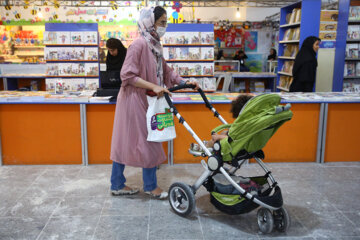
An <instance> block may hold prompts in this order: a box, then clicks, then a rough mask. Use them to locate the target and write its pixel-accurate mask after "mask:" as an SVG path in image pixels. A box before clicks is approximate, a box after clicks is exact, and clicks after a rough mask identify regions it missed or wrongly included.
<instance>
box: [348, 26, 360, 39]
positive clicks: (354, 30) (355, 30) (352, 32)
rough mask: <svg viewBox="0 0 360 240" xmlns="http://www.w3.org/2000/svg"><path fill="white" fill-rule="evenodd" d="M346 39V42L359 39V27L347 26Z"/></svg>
mask: <svg viewBox="0 0 360 240" xmlns="http://www.w3.org/2000/svg"><path fill="white" fill-rule="evenodd" d="M347 39H348V40H355V39H360V26H356V25H349V26H348V30H347Z"/></svg>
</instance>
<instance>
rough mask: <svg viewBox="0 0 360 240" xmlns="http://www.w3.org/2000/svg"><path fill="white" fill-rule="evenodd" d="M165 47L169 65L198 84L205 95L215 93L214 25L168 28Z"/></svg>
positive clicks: (171, 26) (163, 41)
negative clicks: (205, 92) (206, 92)
mask: <svg viewBox="0 0 360 240" xmlns="http://www.w3.org/2000/svg"><path fill="white" fill-rule="evenodd" d="M162 43H163V56H164V58H165V60H166V62H167V64H168V65H169V66H170V67H171V68H172V69H173V70H174V71H175V72H177V73H178V74H179V75H180V76H181V77H182V78H184V80H191V81H196V82H197V83H198V84H199V85H200V87H201V88H202V89H203V90H204V91H208V92H209V91H210V92H211V91H215V90H216V79H215V77H214V25H213V24H169V26H168V28H167V32H166V34H165V35H164V37H163V38H162ZM186 91H188V92H193V90H191V89H189V90H186Z"/></svg>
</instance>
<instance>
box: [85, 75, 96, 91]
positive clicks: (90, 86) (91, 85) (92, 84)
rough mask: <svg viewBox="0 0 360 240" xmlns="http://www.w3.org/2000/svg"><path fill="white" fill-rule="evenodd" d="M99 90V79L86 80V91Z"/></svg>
mask: <svg viewBox="0 0 360 240" xmlns="http://www.w3.org/2000/svg"><path fill="white" fill-rule="evenodd" d="M98 88H99V79H97V78H86V80H85V90H96V89H98Z"/></svg>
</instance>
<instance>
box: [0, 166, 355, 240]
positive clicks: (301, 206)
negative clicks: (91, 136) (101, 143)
mask: <svg viewBox="0 0 360 240" xmlns="http://www.w3.org/2000/svg"><path fill="white" fill-rule="evenodd" d="M268 167H269V168H270V170H271V171H272V173H273V176H274V177H275V179H276V180H277V182H278V183H279V185H280V187H281V189H282V194H283V199H284V206H285V208H286V209H287V210H288V212H289V214H290V216H291V226H290V228H289V230H288V231H287V232H286V233H281V232H277V231H273V232H272V233H270V234H262V233H261V232H260V231H259V227H258V224H257V215H256V214H257V210H254V211H251V212H250V213H247V214H242V215H227V214H224V213H222V212H221V211H219V210H217V209H216V208H215V207H214V206H213V205H212V204H211V203H210V197H209V193H208V192H207V191H206V189H205V188H203V187H201V188H200V189H199V190H198V191H197V193H196V195H195V198H196V207H195V208H194V211H193V213H192V214H191V215H190V216H189V217H187V218H183V217H180V216H178V215H176V214H175V213H174V212H173V210H172V209H171V207H170V204H169V202H168V201H167V200H165V201H159V200H155V199H152V198H151V197H149V196H148V195H146V194H144V193H143V191H140V193H139V194H137V195H133V196H120V197H113V196H111V195H110V192H109V188H110V175H111V165H91V166H79V165H75V166H61V165H59V166H1V167H0V203H1V204H0V239H1V240H3V239H4V240H5V239H6V240H8V239H9V240H10V239H24V240H25V239H26V240H40V239H41V240H43V239H76V240H78V239H99V240H100V239H101V240H104V239H105V240H106V239H120V240H122V239H126V240H128V239H141V240H144V239H146V240H158V239H166V240H169V239H174V240H177V239H179V240H180V239H202V240H204V239H208V240H210V239H270V238H271V239H281V240H290V239H305V240H308V239H309V240H320V239H348V240H360V227H359V224H358V223H359V221H360V201H358V199H359V198H360V191H359V181H360V162H359V163H357V162H353V163H326V164H316V163H272V164H268ZM202 172H203V168H202V166H201V165H200V164H185V165H175V166H169V165H162V166H161V167H160V169H159V170H158V175H157V177H158V185H159V186H160V187H162V188H163V189H168V188H169V187H170V185H171V184H172V183H174V182H184V183H186V184H193V183H195V181H196V180H197V178H199V177H200V175H201V173H202ZM239 173H240V174H241V175H242V176H255V175H259V174H263V171H262V170H261V168H259V166H258V165H256V164H248V165H245V166H244V167H243V168H242V169H241V171H240V172H239ZM125 175H126V178H127V182H126V184H127V185H129V186H132V187H137V188H140V189H142V186H143V183H142V170H141V169H139V168H131V167H126V169H125Z"/></svg>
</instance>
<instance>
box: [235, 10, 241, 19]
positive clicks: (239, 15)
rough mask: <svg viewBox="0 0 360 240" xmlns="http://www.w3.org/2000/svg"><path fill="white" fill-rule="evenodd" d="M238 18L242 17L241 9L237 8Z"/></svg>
mask: <svg viewBox="0 0 360 240" xmlns="http://www.w3.org/2000/svg"><path fill="white" fill-rule="evenodd" d="M235 16H236V18H240V17H241V14H240V9H239V8H237V10H236V15H235Z"/></svg>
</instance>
